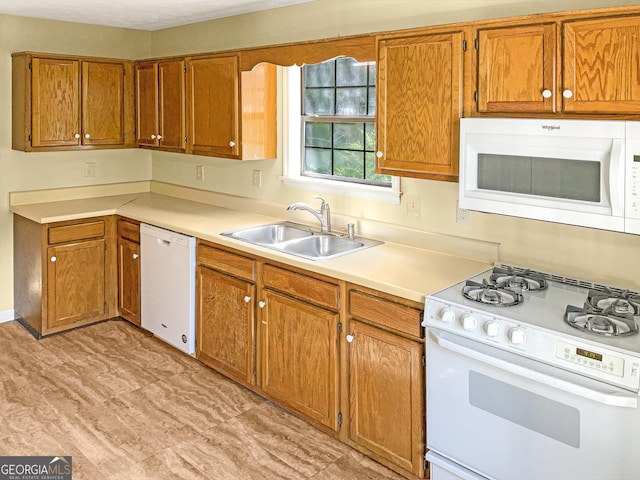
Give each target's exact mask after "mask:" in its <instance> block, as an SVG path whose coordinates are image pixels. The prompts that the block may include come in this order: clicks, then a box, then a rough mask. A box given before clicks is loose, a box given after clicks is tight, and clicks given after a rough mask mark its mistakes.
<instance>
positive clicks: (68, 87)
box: [31, 58, 80, 147]
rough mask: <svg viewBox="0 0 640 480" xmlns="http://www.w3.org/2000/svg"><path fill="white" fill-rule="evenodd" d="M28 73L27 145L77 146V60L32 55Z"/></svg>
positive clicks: (78, 86)
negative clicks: (29, 120)
mask: <svg viewBox="0 0 640 480" xmlns="http://www.w3.org/2000/svg"><path fill="white" fill-rule="evenodd" d="M31 72H32V73H31V88H32V102H31V115H32V125H31V135H32V139H31V144H32V145H33V146H34V147H49V146H65V145H78V144H79V138H80V116H79V114H80V85H79V81H80V62H79V61H77V60H69V59H49V58H34V59H33V61H32V66H31Z"/></svg>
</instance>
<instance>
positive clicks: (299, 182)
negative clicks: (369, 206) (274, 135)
mask: <svg viewBox="0 0 640 480" xmlns="http://www.w3.org/2000/svg"><path fill="white" fill-rule="evenodd" d="M280 178H281V180H282V183H284V185H285V187H289V188H298V189H301V190H313V191H316V192H322V193H333V194H336V195H342V196H344V197H353V198H363V199H365V200H374V201H378V202H383V203H392V204H395V205H399V204H400V196H401V195H402V192H400V189H399V188H397V189H394V188H388V187H376V186H373V185H359V184H355V183H348V182H334V181H331V180H323V179H318V178H308V177H280ZM396 181H398V182H399V180H396Z"/></svg>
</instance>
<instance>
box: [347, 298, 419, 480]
mask: <svg viewBox="0 0 640 480" xmlns="http://www.w3.org/2000/svg"><path fill="white" fill-rule="evenodd" d="M421 319H422V306H421V305H420V304H416V303H414V302H410V301H407V300H403V299H400V298H396V297H392V296H390V295H386V294H383V293H380V292H376V291H373V290H369V289H364V288H363V287H357V286H353V285H350V286H348V325H349V326H348V335H347V337H346V341H347V345H348V347H347V348H348V353H347V356H348V390H349V395H348V398H349V439H350V440H351V442H353V444H354V446H356V447H358V448H359V449H360V450H363V451H364V452H366V453H369V454H370V455H372V456H373V457H374V458H375V459H376V460H378V461H381V462H382V463H384V464H385V465H387V466H389V467H391V468H393V469H394V470H397V467H399V468H400V469H401V470H398V471H400V472H402V470H404V471H405V472H409V473H411V474H413V475H416V476H417V477H422V476H423V475H424V474H425V470H424V454H425V430H424V425H425V414H426V410H425V408H426V407H425V390H424V378H425V367H424V363H423V362H424V340H423V336H422V332H423V329H422V327H421V326H420V322H421ZM403 473H404V472H403Z"/></svg>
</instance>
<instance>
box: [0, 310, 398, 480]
mask: <svg viewBox="0 0 640 480" xmlns="http://www.w3.org/2000/svg"><path fill="white" fill-rule="evenodd" d="M0 422H1V424H0V455H71V456H72V457H73V478H74V480H81V479H87V480H116V479H118V480H137V479H141V480H142V479H150V480H151V479H153V480H162V479H171V480H178V479H188V480H197V479H216V480H226V479H229V480H239V479H242V480H245V479H247V480H248V479H269V480H271V479H294V480H297V479H314V480H337V479H349V480H365V479H372V480H373V479H375V480H382V479H390V480H391V479H394V480H398V479H401V478H402V477H400V476H399V475H397V474H395V473H394V472H392V471H390V470H388V469H386V468H385V467H383V466H381V465H380V464H378V463H376V462H374V461H373V460H371V459H369V458H367V457H365V456H364V455H362V454H360V453H359V452H357V451H355V450H353V449H351V448H350V447H348V446H346V445H344V444H342V443H341V442H339V441H337V440H335V439H333V438H331V437H330V436H328V435H326V434H324V433H322V432H320V431H318V430H316V429H315V428H313V427H311V426H310V425H308V424H306V423H305V422H303V421H301V420H299V419H297V418H295V417H293V416H292V415H290V414H288V413H286V412H284V411H283V410H281V409H279V408H277V407H275V406H273V405H272V404H269V403H267V402H265V401H264V400H263V399H261V398H260V397H258V396H256V395H254V394H253V393H251V392H250V391H248V390H247V389H245V388H242V387H240V386H238V385H237V384H235V383H233V382H231V381H229V380H227V379H226V378H224V377H223V376H221V375H219V374H217V373H216V372H214V371H213V370H211V369H209V368H207V367H205V366H204V365H202V364H201V363H199V362H198V361H196V360H195V359H193V358H191V357H188V356H187V355H184V354H182V353H181V352H179V351H178V350H175V349H174V348H172V347H170V346H168V345H166V344H164V343H163V342H161V341H159V340H157V339H155V338H154V337H153V336H151V335H150V334H148V333H146V332H144V331H143V330H141V329H138V328H136V327H134V326H132V325H130V324H128V323H127V322H125V321H121V320H111V321H107V322H103V323H99V324H96V325H92V326H89V327H85V328H81V329H77V330H73V331H70V332H66V333H63V334H59V335H54V336H51V337H48V338H44V339H42V340H39V341H38V340H36V339H35V338H33V337H32V336H31V334H29V333H28V332H27V331H26V330H24V329H23V328H22V327H21V326H20V325H18V324H17V323H15V322H8V323H3V324H0Z"/></svg>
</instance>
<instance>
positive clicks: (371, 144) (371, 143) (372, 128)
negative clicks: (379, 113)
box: [364, 122, 376, 152]
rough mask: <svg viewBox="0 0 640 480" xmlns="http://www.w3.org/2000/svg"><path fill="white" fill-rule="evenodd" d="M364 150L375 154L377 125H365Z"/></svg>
mask: <svg viewBox="0 0 640 480" xmlns="http://www.w3.org/2000/svg"><path fill="white" fill-rule="evenodd" d="M364 140H365V143H364V149H365V150H367V151H369V152H373V151H374V150H375V149H376V125H375V123H373V122H371V123H365V124H364Z"/></svg>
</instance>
